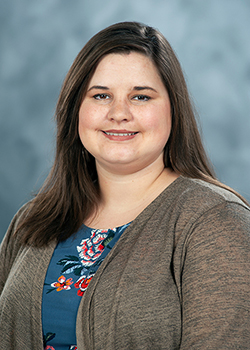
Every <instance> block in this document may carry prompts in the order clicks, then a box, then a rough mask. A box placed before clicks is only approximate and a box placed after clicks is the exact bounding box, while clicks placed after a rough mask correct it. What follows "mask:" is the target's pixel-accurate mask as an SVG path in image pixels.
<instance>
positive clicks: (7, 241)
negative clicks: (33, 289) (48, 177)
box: [0, 204, 27, 295]
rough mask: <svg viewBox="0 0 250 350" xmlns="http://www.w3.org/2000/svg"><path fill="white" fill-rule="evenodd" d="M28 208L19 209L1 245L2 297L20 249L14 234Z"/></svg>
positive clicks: (0, 278)
mask: <svg viewBox="0 0 250 350" xmlns="http://www.w3.org/2000/svg"><path fill="white" fill-rule="evenodd" d="M26 208H27V204H25V205H24V206H23V207H21V208H20V209H19V211H18V212H17V213H16V215H15V216H14V218H13V219H12V221H11V223H10V225H9V228H8V230H7V232H6V234H5V236H4V238H3V240H2V242H1V245H0V262H1V263H0V295H1V293H2V290H3V288H4V285H5V282H6V279H7V277H8V274H9V271H10V269H11V266H12V264H13V261H14V260H15V257H16V255H17V253H18V250H19V249H20V244H19V242H18V238H17V237H14V236H13V235H14V232H15V230H16V228H17V226H18V224H19V220H20V218H21V216H22V214H23V213H24V211H25V209H26Z"/></svg>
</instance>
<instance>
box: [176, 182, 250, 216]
mask: <svg viewBox="0 0 250 350" xmlns="http://www.w3.org/2000/svg"><path fill="white" fill-rule="evenodd" d="M174 192H175V193H174V197H175V198H174V200H175V202H176V203H178V204H179V205H178V207H179V209H180V210H184V211H185V209H186V210H187V211H188V212H190V211H193V212H194V213H197V212H199V213H202V212H206V211H208V210H211V209H212V208H214V207H218V206H219V207H220V206H222V207H223V206H227V205H229V206H231V207H235V208H237V207H238V208H239V207H241V208H242V209H243V211H244V210H245V211H246V212H248V213H249V214H250V208H249V206H247V205H246V204H245V203H244V202H243V201H242V200H241V199H240V198H239V197H238V196H237V195H235V194H234V193H232V192H231V191H229V190H227V189H225V188H222V187H220V186H217V185H214V184H211V183H208V182H206V181H203V180H198V179H190V178H186V177H181V178H180V181H179V183H178V184H177V187H176V190H175V191H174Z"/></svg>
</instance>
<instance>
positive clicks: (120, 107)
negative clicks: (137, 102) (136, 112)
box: [108, 99, 133, 123]
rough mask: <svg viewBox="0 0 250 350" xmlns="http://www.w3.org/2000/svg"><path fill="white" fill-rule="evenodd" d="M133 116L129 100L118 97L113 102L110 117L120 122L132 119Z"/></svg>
mask: <svg viewBox="0 0 250 350" xmlns="http://www.w3.org/2000/svg"><path fill="white" fill-rule="evenodd" d="M132 118H133V116H132V113H131V111H130V109H129V106H128V101H126V100H124V99H116V100H114V101H113V102H112V104H111V106H110V109H109V112H108V119H109V120H113V121H116V122H118V123H120V122H123V121H130V120H131V119H132Z"/></svg>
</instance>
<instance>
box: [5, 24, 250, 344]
mask: <svg viewBox="0 0 250 350" xmlns="http://www.w3.org/2000/svg"><path fill="white" fill-rule="evenodd" d="M56 117H57V127H58V133H57V152H56V157H55V162H54V166H53V168H52V170H51V173H50V175H49V177H48V179H47V181H46V183H45V185H44V187H43V188H42V189H41V191H40V193H39V194H38V195H37V196H36V197H35V198H34V199H33V200H32V201H31V202H30V203H28V204H27V205H25V206H24V207H23V208H21V209H20V211H19V212H18V213H17V215H16V216H15V218H14V219H13V221H12V223H11V225H10V228H9V230H8V232H7V234H6V236H5V238H4V241H3V243H2V247H1V273H0V276H1V281H0V283H1V284H0V290H1V299H0V309H1V319H0V331H1V333H0V334H1V345H0V349H23V348H25V349H43V348H45V349H56V350H57V349H76V348H77V349H80V350H82V349H87V350H89V349H108V350H110V349H119V350H120V349H236V348H241V349H247V348H249V344H250V332H249V329H250V314H249V313H250V302H249V291H250V276H249V267H250V263H249V261H250V249H249V248H250V215H249V207H248V206H247V203H246V201H245V200H244V199H243V198H241V197H240V195H238V194H236V193H234V191H233V190H231V189H229V188H227V187H226V186H224V185H222V184H221V183H219V182H218V181H217V180H216V178H215V176H214V175H213V171H212V170H211V167H210V165H209V163H208V160H207V158H206V155H205V151H204V149H203V146H202V142H201V139H200V136H199V132H198V129H197V125H196V122H195V117H194V112H193V108H192V106H191V102H190V99H189V95H188V91H187V87H186V84H185V80H184V78H183V74H182V70H181V67H180V64H179V62H178V60H177V58H176V56H175V54H174V52H173V50H172V49H171V47H170V45H169V44H168V42H167V41H166V39H165V38H164V37H163V36H162V35H161V34H160V33H159V32H158V31H156V30H155V29H153V28H151V27H148V26H145V25H142V24H139V23H134V22H125V23H118V24H115V25H112V26H110V27H108V28H106V29H104V30H103V31H101V32H99V33H98V34H96V35H95V36H94V37H93V38H92V39H91V40H90V41H89V42H88V43H87V44H86V45H85V47H84V48H83V49H82V51H81V52H80V53H79V54H78V56H77V58H76V59H75V61H74V63H73V65H72V67H71V68H70V70H69V73H68V75H67V77H66V79H65V82H64V84H63V87H62V90H61V94H60V97H59V101H58V105H57V110H56Z"/></svg>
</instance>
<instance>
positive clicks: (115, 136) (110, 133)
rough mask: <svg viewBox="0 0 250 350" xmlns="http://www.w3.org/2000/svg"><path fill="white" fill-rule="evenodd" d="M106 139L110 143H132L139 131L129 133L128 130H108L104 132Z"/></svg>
mask: <svg viewBox="0 0 250 350" xmlns="http://www.w3.org/2000/svg"><path fill="white" fill-rule="evenodd" d="M102 132H103V134H104V135H105V137H106V138H108V139H109V140H110V141H118V142H120V141H130V140H132V139H134V138H135V137H136V135H137V134H138V131H128V130H107V131H104V130H103V131H102Z"/></svg>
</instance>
